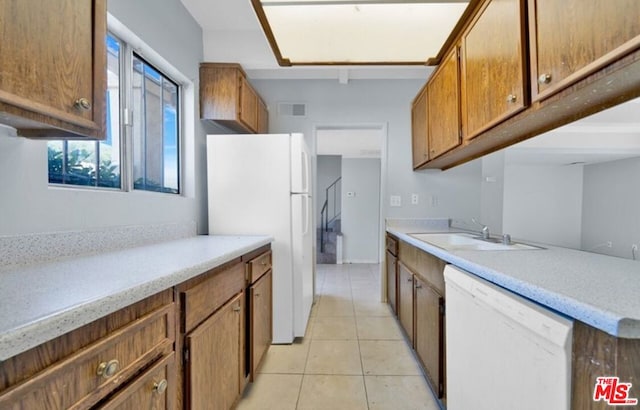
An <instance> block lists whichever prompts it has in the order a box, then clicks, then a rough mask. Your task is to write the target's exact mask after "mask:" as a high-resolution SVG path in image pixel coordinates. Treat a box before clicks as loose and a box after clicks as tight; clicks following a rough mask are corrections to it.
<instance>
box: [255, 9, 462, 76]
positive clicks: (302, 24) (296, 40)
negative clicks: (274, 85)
mask: <svg viewBox="0 0 640 410" xmlns="http://www.w3.org/2000/svg"><path fill="white" fill-rule="evenodd" d="M252 4H253V6H254V9H255V10H256V14H257V15H258V18H259V20H260V22H261V24H262V26H263V29H264V31H265V34H266V35H267V38H268V39H269V42H270V43H271V47H272V49H273V51H274V53H275V54H276V58H277V59H278V62H279V63H280V65H325V64H330V65H343V64H347V65H348V64H377V65H396V64H403V65H411V64H427V63H428V64H437V63H438V61H437V60H439V58H440V57H441V55H439V54H440V52H441V50H442V49H443V46H444V45H445V44H446V42H447V40H448V39H449V37H450V35H451V33H452V31H454V29H455V28H456V25H457V24H458V22H459V21H460V18H461V16H462V15H463V14H464V12H465V10H466V9H467V6H468V4H469V1H467V0H465V1H460V0H453V1H447V0H441V1H437V2H436V1H433V0H431V1H429V0H422V1H420V0H413V1H411V0H405V1H394V0H386V1H375V0H369V1H365V0H353V1H343V0H252Z"/></svg>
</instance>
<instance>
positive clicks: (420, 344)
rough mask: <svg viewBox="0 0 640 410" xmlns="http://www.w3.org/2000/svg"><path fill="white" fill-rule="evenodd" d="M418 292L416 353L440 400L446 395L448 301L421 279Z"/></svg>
mask: <svg viewBox="0 0 640 410" xmlns="http://www.w3.org/2000/svg"><path fill="white" fill-rule="evenodd" d="M415 288H416V292H415V303H416V329H415V337H414V338H415V346H416V353H417V354H418V357H419V358H420V361H422V364H423V366H424V369H425V371H426V373H427V376H428V377H429V379H430V381H431V384H432V385H433V387H434V388H435V389H436V390H437V392H438V397H439V398H440V397H442V396H443V394H444V377H443V376H444V375H443V372H444V363H443V361H444V351H443V348H444V340H443V339H444V329H443V325H444V321H443V315H442V313H444V309H443V308H444V299H443V298H442V296H440V294H439V293H438V292H436V291H435V290H434V289H433V288H431V287H430V286H429V285H428V284H427V283H426V282H424V281H422V280H420V278H418V277H416V278H415Z"/></svg>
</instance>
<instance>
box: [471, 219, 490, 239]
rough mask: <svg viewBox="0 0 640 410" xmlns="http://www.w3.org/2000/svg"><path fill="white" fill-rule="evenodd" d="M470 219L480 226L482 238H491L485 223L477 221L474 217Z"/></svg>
mask: <svg viewBox="0 0 640 410" xmlns="http://www.w3.org/2000/svg"><path fill="white" fill-rule="evenodd" d="M471 220H472V221H473V222H474V223H476V224H478V225H480V226H481V227H482V239H490V238H491V234H490V233H489V227H488V226H487V225H485V224H482V223H480V222H478V221H477V220H476V218H471Z"/></svg>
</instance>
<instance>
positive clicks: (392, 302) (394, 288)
mask: <svg viewBox="0 0 640 410" xmlns="http://www.w3.org/2000/svg"><path fill="white" fill-rule="evenodd" d="M386 263H387V301H388V302H389V306H391V310H393V313H395V314H396V315H397V314H398V304H397V303H398V258H396V257H395V256H393V254H392V253H391V252H389V251H387V258H386Z"/></svg>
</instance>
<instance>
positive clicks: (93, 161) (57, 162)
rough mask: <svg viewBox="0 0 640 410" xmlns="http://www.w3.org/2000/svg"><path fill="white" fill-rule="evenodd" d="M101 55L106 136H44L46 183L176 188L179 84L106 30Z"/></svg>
mask: <svg viewBox="0 0 640 410" xmlns="http://www.w3.org/2000/svg"><path fill="white" fill-rule="evenodd" d="M107 54H108V55H107V105H106V106H107V138H106V139H105V140H104V141H99V142H98V141H50V142H49V143H48V161H49V183H50V184H61V185H74V186H90V187H100V188H111V189H123V190H125V191H129V190H132V189H135V190H145V191H155V192H167V193H175V194H177V193H180V172H179V170H180V132H179V130H180V127H179V118H180V117H179V113H180V101H179V95H180V87H179V85H178V84H177V83H176V82H174V81H173V80H171V79H170V78H169V77H167V76H165V75H164V74H163V73H162V72H161V71H160V70H158V69H157V68H156V67H154V66H153V65H151V64H149V63H148V62H147V61H145V60H144V59H143V58H142V57H141V56H140V55H138V54H136V53H134V52H133V51H132V47H130V46H129V45H128V44H126V43H125V42H123V41H121V40H120V39H118V38H116V37H115V36H113V35H112V34H109V35H108V36H107ZM125 85H126V86H125ZM127 87H129V88H127ZM123 107H130V108H129V109H128V110H127V109H123ZM127 111H128V114H129V115H127V117H128V118H130V119H131V121H130V124H129V125H130V126H125V124H124V122H123V121H122V120H121V119H122V117H123V116H121V113H122V112H127ZM121 158H122V161H121ZM121 163H123V164H131V166H130V167H127V166H126V165H124V166H121ZM129 170H130V172H128V171H129Z"/></svg>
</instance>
